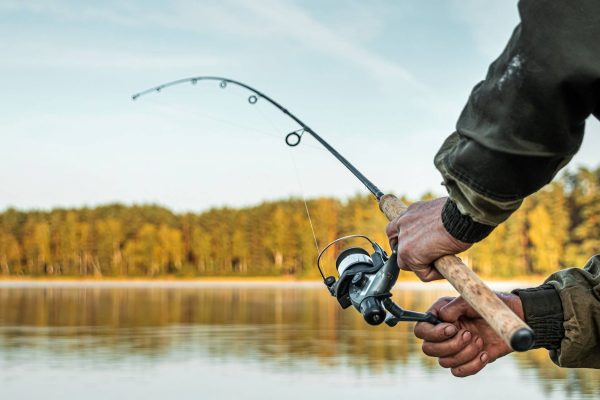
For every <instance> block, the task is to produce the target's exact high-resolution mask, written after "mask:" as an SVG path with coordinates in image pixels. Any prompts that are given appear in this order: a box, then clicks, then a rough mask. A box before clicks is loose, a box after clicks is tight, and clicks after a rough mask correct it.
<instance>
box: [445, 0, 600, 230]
mask: <svg viewBox="0 0 600 400" xmlns="http://www.w3.org/2000/svg"><path fill="white" fill-rule="evenodd" d="M519 11H520V15H521V24H520V25H519V26H517V28H516V29H515V31H514V33H513V35H512V37H511V39H510V41H509V43H508V44H507V46H506V48H505V50H504V51H503V53H502V54H501V55H500V56H499V57H498V59H497V60H496V61H494V62H493V63H492V64H491V66H490V68H489V70H488V73H487V76H486V78H485V80H483V81H482V82H480V83H479V84H477V85H476V86H475V88H474V89H473V91H472V93H471V96H470V97H469V100H468V102H467V104H466V106H465V107H464V109H463V112H462V113H461V115H460V118H459V120H458V122H457V125H456V132H455V133H454V134H452V135H451V136H450V137H449V138H448V139H447V140H446V141H445V143H444V144H443V146H442V147H441V149H440V150H439V152H438V154H437V155H436V157H435V165H436V167H437V168H438V169H439V171H440V172H441V174H442V177H443V179H444V184H445V185H446V187H447V189H448V193H449V195H450V199H451V200H452V201H453V202H454V203H455V204H456V208H457V210H458V211H459V212H460V214H457V213H452V212H450V211H448V210H445V213H446V214H447V215H446V218H445V221H444V222H445V226H446V228H447V229H448V230H449V232H450V233H451V234H452V235H453V236H455V237H456V238H457V239H460V240H463V241H466V242H475V241H478V240H481V239H482V238H483V237H485V236H484V234H483V233H482V232H485V231H486V230H487V231H488V232H489V231H491V230H492V229H493V228H494V227H495V226H496V225H498V224H500V223H502V222H503V221H504V220H506V219H507V218H508V217H509V216H510V215H511V213H512V212H514V211H515V210H516V209H517V208H518V207H519V206H520V204H521V202H522V200H523V199H524V198H525V197H527V196H529V195H530V194H532V193H534V192H536V191H537V190H539V189H540V188H541V187H543V186H544V185H546V184H547V183H549V182H550V181H551V180H552V178H553V177H554V176H555V175H556V173H557V172H558V171H559V170H560V169H561V168H562V167H563V166H565V165H566V164H567V163H568V162H569V161H570V159H571V158H572V157H573V155H574V154H575V153H576V152H577V151H578V149H579V146H580V145H581V142H582V139H583V132H584V128H585V120H586V118H587V117H588V116H589V115H590V114H592V113H594V114H595V115H598V114H600V112H599V111H600V99H599V98H598V91H597V82H598V81H599V80H600V41H599V40H598V37H600V2H598V1H597V0H573V1H570V2H567V1H555V0H535V1H533V0H521V1H520V3H519ZM461 216H464V217H467V219H466V220H461ZM481 225H484V226H481Z"/></svg>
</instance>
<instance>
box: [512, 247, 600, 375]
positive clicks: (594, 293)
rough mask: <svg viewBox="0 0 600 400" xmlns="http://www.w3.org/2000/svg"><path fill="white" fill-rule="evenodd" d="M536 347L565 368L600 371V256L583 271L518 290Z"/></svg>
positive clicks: (561, 273) (560, 274)
mask: <svg viewBox="0 0 600 400" xmlns="http://www.w3.org/2000/svg"><path fill="white" fill-rule="evenodd" d="M514 292H515V293H517V294H518V295H519V297H520V298H521V301H522V303H523V311H524V314H525V322H527V323H528V324H529V326H531V328H532V329H533V331H534V332H535V346H534V347H545V348H546V349H548V350H550V358H551V359H552V361H554V362H555V363H556V364H557V365H559V366H561V367H571V368H600V254H599V255H596V256H594V257H592V258H591V259H590V260H589V261H588V263H587V264H586V265H585V267H584V268H583V269H580V268H570V269H566V270H563V271H559V272H556V273H554V274H552V275H551V276H550V277H549V278H548V279H547V280H546V282H545V283H544V285H542V286H540V287H537V288H532V289H521V290H516V291H514Z"/></svg>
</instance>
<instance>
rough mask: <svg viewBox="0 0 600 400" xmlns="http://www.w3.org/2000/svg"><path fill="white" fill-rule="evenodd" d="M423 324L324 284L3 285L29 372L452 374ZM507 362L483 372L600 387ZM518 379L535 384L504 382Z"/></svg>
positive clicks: (584, 374) (597, 377) (3, 323)
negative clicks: (397, 320) (168, 366)
mask: <svg viewBox="0 0 600 400" xmlns="http://www.w3.org/2000/svg"><path fill="white" fill-rule="evenodd" d="M444 294H446V293H444V292H440V291H423V290H419V291H411V290H403V291H402V292H396V293H395V294H394V298H395V300H396V301H397V302H398V303H399V304H401V305H402V306H404V307H406V308H410V309H415V310H425V309H426V308H427V306H428V305H429V304H431V302H432V301H433V300H434V299H436V298H437V297H439V296H440V295H444ZM411 332H412V325H411V324H399V325H398V326H397V327H395V328H388V327H385V326H381V327H371V326H368V325H367V324H365V323H364V321H363V320H362V318H361V317H360V316H359V315H358V314H357V313H355V312H352V311H351V310H346V311H342V310H340V309H339V306H338V305H337V303H336V302H335V300H334V299H333V298H331V297H329V296H328V295H327V294H326V292H325V291H324V290H323V289H321V288H320V287H316V288H313V287H296V286H291V285H284V286H280V287H229V288H227V287H225V288H224V287H201V288H194V287H179V288H168V287H136V288H131V287H130V288H123V287H112V288H106V287H87V288H82V287H74V288H61V287H39V288H28V287H24V288H2V289H0V359H1V360H2V361H1V362H2V369H3V370H10V371H13V378H15V377H16V378H19V376H20V375H19V374H18V373H17V372H15V371H16V370H17V369H18V368H17V367H18V366H19V365H31V364H32V363H33V365H35V366H36V367H37V368H42V370H43V368H49V365H55V366H56V367H59V368H63V367H65V366H72V365H73V364H74V363H75V364H76V365H85V366H87V368H90V369H91V370H93V371H96V370H97V369H107V368H108V369H110V368H113V367H115V368H118V367H119V366H123V365H131V364H132V363H133V364H135V365H138V364H141V365H146V366H148V365H150V366H156V365H160V364H161V363H164V362H166V361H165V360H169V362H170V363H172V362H183V361H186V362H187V361H189V360H195V361H198V362H203V363H208V364H207V365H210V368H209V369H208V370H209V371H213V372H209V375H208V377H206V379H208V380H210V379H211V376H210V374H211V373H213V374H217V372H214V371H217V370H218V367H219V366H229V367H227V368H225V370H226V371H230V370H231V368H232V365H235V366H240V365H245V364H247V363H251V364H252V365H253V366H259V367H260V368H266V369H267V370H268V371H273V372H274V373H278V374H281V373H284V374H287V375H286V376H288V375H289V376H297V377H300V376H304V377H306V376H308V375H310V373H311V371H318V372H319V373H320V374H325V375H327V374H328V373H331V374H338V373H339V371H344V373H345V374H347V375H348V376H352V377H353V379H355V380H358V381H361V379H366V380H367V381H369V380H373V379H374V380H375V381H377V380H380V379H384V378H385V379H388V378H389V379H390V382H394V381H393V380H392V379H396V380H397V379H398V378H397V377H402V376H406V374H417V375H419V376H421V377H423V376H428V375H432V376H433V375H435V376H436V377H437V376H445V377H447V376H449V373H448V372H447V371H444V370H442V369H440V368H439V367H438V366H437V363H436V361H435V360H432V359H429V358H426V357H424V356H422V355H421V353H420V343H419V342H418V341H416V340H415V339H414V337H413V336H412V333H411ZM38 361H39V362H38ZM501 364H502V365H493V366H491V367H490V368H489V372H487V373H486V374H485V375H482V376H481V377H477V378H476V379H489V378H490V377H503V378H504V379H507V374H509V372H507V371H508V370H509V369H511V371H510V374H512V375H515V377H513V378H510V379H513V380H514V379H519V375H521V376H522V377H530V378H531V380H532V381H535V382H530V383H528V384H530V385H533V388H534V389H535V390H534V392H537V393H538V394H539V396H538V397H537V398H545V397H550V396H556V398H564V397H565V396H569V397H573V398H578V397H582V396H587V395H589V397H590V398H591V397H593V396H592V395H593V394H595V393H596V394H597V393H600V373H599V372H598V371H594V370H565V369H560V368H557V367H555V366H554V365H553V364H552V363H551V362H550V361H549V360H548V357H547V355H546V353H545V351H534V352H528V353H525V354H519V355H515V356H512V357H511V359H510V360H503V361H502V362H501ZM203 365H204V364H203ZM515 369H518V371H516V373H515V371H512V370H515ZM204 373H206V371H204ZM242 373H243V372H242ZM41 375H42V376H43V374H41ZM512 375H511V376H512ZM26 376H27V374H26V373H25V374H24V375H23V378H25V377H26ZM394 377H396V378H394ZM214 379H217V376H216V375H215V377H214ZM458 381H459V380H454V379H451V380H447V379H446V380H444V382H458ZM462 382H465V380H463V381H462ZM0 383H1V382H0ZM511 383H512V384H517V383H518V384H523V382H506V383H504V381H502V385H504V384H508V385H510V384H511ZM495 384H496V385H498V382H496V383H495ZM315 385H317V386H316V387H318V383H315ZM465 387H466V386H465ZM366 389H368V388H365V390H366ZM390 389H391V388H390ZM529 389H532V388H529ZM215 390H217V389H215ZM248 390H250V391H251V390H252V388H249V389H248ZM394 390H395V389H394ZM532 390H533V389H532ZM1 393H2V388H1V387H0V394H1ZM257 393H258V392H257ZM323 393H325V392H323ZM218 394H219V392H218V390H217V392H215V393H214V395H215V396H217V397H218ZM245 394H248V392H245ZM390 394H391V392H390ZM78 395H80V393H78ZM473 395H474V394H473ZM468 396H469V393H466V394H462V397H463V398H469V397H468ZM246 397H247V396H246ZM323 397H326V396H323ZM327 397H329V396H327ZM213 398H214V397H213ZM474 398H475V397H474ZM490 398H493V396H492V397H490ZM530 398H536V397H530Z"/></svg>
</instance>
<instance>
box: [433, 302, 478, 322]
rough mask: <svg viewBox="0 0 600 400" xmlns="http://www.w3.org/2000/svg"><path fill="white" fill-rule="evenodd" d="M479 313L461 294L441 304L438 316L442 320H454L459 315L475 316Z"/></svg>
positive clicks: (456, 319)
mask: <svg viewBox="0 0 600 400" xmlns="http://www.w3.org/2000/svg"><path fill="white" fill-rule="evenodd" d="M479 316H480V315H479V313H478V312H477V311H475V309H473V307H471V305H470V304H469V303H467V301H466V300H465V299H464V298H463V297H462V296H461V297H457V298H456V299H454V300H452V301H451V302H450V303H448V304H446V305H445V306H443V307H442V308H441V309H440V311H439V317H440V318H441V319H442V320H443V321H448V322H456V321H458V319H459V318H460V317H468V318H477V317H479Z"/></svg>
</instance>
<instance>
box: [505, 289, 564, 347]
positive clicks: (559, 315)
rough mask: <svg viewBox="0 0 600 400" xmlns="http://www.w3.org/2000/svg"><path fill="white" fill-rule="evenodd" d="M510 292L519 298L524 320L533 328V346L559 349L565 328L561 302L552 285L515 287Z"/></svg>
mask: <svg viewBox="0 0 600 400" xmlns="http://www.w3.org/2000/svg"><path fill="white" fill-rule="evenodd" d="M512 293H514V294H516V295H518V296H519V297H520V298H521V302H522V303H523V313H524V314H525V322H526V323H527V324H528V325H529V326H530V327H531V329H533V333H534V336H535V341H534V344H533V348H540V347H544V348H546V349H548V350H557V349H559V348H560V342H561V341H562V339H563V338H564V336H565V328H564V327H563V320H564V317H563V308H562V302H561V301H560V296H559V295H558V292H557V291H556V289H555V288H554V286H552V285H549V284H544V285H542V286H538V287H535V288H531V289H516V290H513V292H512Z"/></svg>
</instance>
